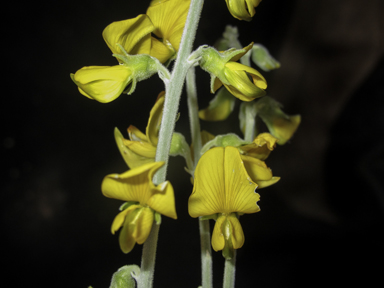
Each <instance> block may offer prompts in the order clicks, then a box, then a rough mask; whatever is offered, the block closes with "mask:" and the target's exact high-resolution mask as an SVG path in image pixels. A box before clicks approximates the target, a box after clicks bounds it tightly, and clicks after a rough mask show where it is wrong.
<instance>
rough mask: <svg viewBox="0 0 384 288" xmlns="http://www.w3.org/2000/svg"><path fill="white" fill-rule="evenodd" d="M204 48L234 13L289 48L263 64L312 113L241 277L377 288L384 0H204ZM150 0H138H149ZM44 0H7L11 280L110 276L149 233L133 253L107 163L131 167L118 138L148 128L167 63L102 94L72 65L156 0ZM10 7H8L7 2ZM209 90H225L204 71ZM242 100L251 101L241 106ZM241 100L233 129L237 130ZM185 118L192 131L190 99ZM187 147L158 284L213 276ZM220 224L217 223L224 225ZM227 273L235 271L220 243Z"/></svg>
mask: <svg viewBox="0 0 384 288" xmlns="http://www.w3.org/2000/svg"><path fill="white" fill-rule="evenodd" d="M206 2H207V3H206V4H205V7H204V10H203V14H202V19H201V22H200V29H199V31H198V35H197V38H196V42H195V46H196V47H198V45H202V44H210V45H212V44H213V43H214V42H215V41H216V40H217V38H218V37H220V35H221V33H222V32H223V31H224V28H225V26H226V25H227V24H231V25H236V26H238V28H239V32H240V41H241V43H242V44H243V45H246V44H248V43H250V42H251V41H254V42H258V43H262V44H264V45H265V46H267V47H268V48H269V49H270V51H271V53H272V54H273V55H275V56H276V58H277V59H278V60H279V61H280V62H281V64H282V67H281V68H280V69H279V70H277V71H274V72H269V73H263V74H264V75H265V76H266V78H267V80H268V84H269V87H268V93H269V94H270V95H271V96H272V97H274V98H275V99H277V100H278V101H280V102H281V103H283V104H284V107H285V108H284V110H285V112H287V113H288V114H292V115H293V114H301V115H302V125H301V126H300V128H299V130H298V131H297V133H296V134H295V137H294V138H293V139H292V140H291V141H290V143H288V144H286V145H284V146H279V147H277V148H276V150H275V151H274V152H273V153H272V154H271V156H270V158H269V159H268V160H267V164H268V165H269V166H270V167H271V168H272V169H273V171H274V174H275V175H278V176H281V177H282V179H281V181H280V182H279V183H277V184H276V185H274V186H272V187H270V188H266V189H264V190H260V194H261V199H262V200H261V201H260V202H259V205H260V207H261V209H262V211H261V212H260V213H257V214H253V215H245V216H244V217H242V219H241V221H242V226H243V229H244V232H245V237H246V240H245V245H244V246H243V248H241V249H240V250H239V253H238V259H237V260H238V261H237V269H238V270H237V287H260V288H262V287H286V288H287V287H320V286H324V285H330V284H333V285H335V286H336V285H338V286H339V285H341V286H342V287H346V286H350V285H351V284H355V285H357V284H359V285H364V286H365V287H367V286H369V285H371V284H373V283H375V284H376V285H377V283H380V282H377V281H380V280H381V272H382V269H381V268H380V266H379V265H380V264H378V263H380V262H381V260H382V257H383V256H384V253H383V243H384V242H383V240H384V239H383V238H384V237H383V236H382V234H383V233H382V232H383V224H384V221H383V220H384V218H383V217H384V215H383V214H384V189H383V188H384V187H383V180H382V177H383V176H382V175H383V172H384V151H383V149H384V145H383V144H384V142H383V141H384V120H383V115H384V113H383V112H384V105H383V104H384V102H383V96H384V88H383V87H384V84H383V79H384V61H383V55H384V53H383V52H384V43H383V42H384V24H383V23H384V5H383V3H384V2H383V1H381V0H367V1H357V0H333V1H331V0H323V1H314V0H296V1H283V0H280V1H273V0H264V1H263V2H262V3H261V4H260V6H259V7H258V8H257V12H256V16H255V17H254V19H253V20H252V22H250V23H248V22H244V21H238V20H236V19H234V18H232V16H231V15H230V14H229V12H228V11H227V8H226V5H225V1H224V0H221V1H219V0H210V1H206ZM136 3H138V4H136ZM136 3H135V4H133V1H105V0H94V1H88V0H81V1H72V0H70V1H66V2H63V1H56V2H53V1H43V2H41V1H40V2H33V1H29V2H25V3H23V2H21V3H20V2H19V3H17V4H12V5H11V4H7V6H6V9H5V10H6V11H8V12H9V15H10V16H12V17H9V18H6V17H5V18H3V19H7V20H6V21H3V22H4V24H3V30H2V32H3V45H4V46H5V45H6V46H7V47H6V49H5V50H6V51H7V52H3V59H4V61H5V67H6V71H5V73H4V74H5V77H4V75H3V80H4V81H3V84H5V87H6V89H5V90H3V93H2V98H3V102H2V105H1V119H2V158H1V163H2V173H1V177H2V179H1V196H2V198H1V199H2V201H1V202H0V203H1V231H2V232H1V236H2V237H1V238H2V242H3V244H2V247H3V250H4V252H3V253H2V254H3V255H2V257H1V259H2V262H3V267H5V268H2V271H3V273H4V275H3V281H6V282H8V284H7V287H26V286H28V287H33V286H38V287H55V288H61V287H87V286H88V285H92V286H93V287H94V288H98V287H108V286H109V282H110V278H111V275H112V273H113V272H115V271H116V270H117V269H118V268H119V267H121V266H123V265H126V264H140V257H141V246H139V245H138V246H136V247H135V248H134V250H133V251H132V252H131V253H129V254H128V255H124V254H123V253H122V252H121V251H120V249H119V246H118V236H117V235H115V236H113V235H111V234H110V225H111V223H112V220H113V218H114V217H115V215H116V213H117V212H118V207H119V206H120V204H121V202H120V201H117V200H112V199H107V198H105V197H103V196H102V194H101V192H100V184H101V181H102V179H103V177H104V176H105V175H107V174H110V173H121V172H123V171H125V170H126V166H125V164H124V162H123V160H122V159H121V156H120V155H119V152H118V150H117V148H116V144H115V142H114V138H113V129H114V127H116V126H117V127H118V128H119V129H120V130H121V131H125V129H126V128H127V127H128V126H129V125H130V124H134V125H135V126H137V127H138V128H140V129H141V130H144V129H145V126H146V122H147V117H148V114H149V110H150V107H152V105H153V103H154V101H155V99H156V97H157V94H158V93H159V92H160V91H161V90H162V89H163V86H162V83H161V81H160V80H159V79H158V77H152V78H151V79H149V80H146V81H145V82H142V83H139V84H138V86H137V90H136V91H135V93H134V94H133V95H131V96H127V95H123V96H121V97H119V98H118V99H117V100H115V101H114V102H112V103H109V104H101V103H98V102H96V101H91V100H89V99H87V98H86V97H83V96H82V95H80V94H79V93H78V91H77V88H76V86H75V85H74V84H73V83H72V81H71V80H70V77H69V73H74V72H76V70H78V69H80V68H81V67H83V66H90V65H115V64H116V61H115V59H113V58H112V57H111V52H110V51H109V49H108V48H107V46H106V45H105V43H104V42H103V39H102V37H101V32H102V30H103V29H104V28H105V27H106V26H107V25H108V24H110V23H111V22H113V21H118V20H124V19H128V18H133V17H136V16H137V15H138V14H140V13H145V11H146V7H147V6H148V3H149V1H140V2H136ZM8 12H6V14H8ZM197 79H198V85H199V86H198V93H199V104H200V106H201V107H205V105H207V103H208V102H209V100H211V99H212V95H211V94H210V93H209V77H208V75H207V74H205V73H200V72H199V74H198V75H197ZM238 104H239V103H237V108H238ZM237 108H236V110H235V112H234V113H233V115H231V116H230V118H229V119H228V120H226V121H225V122H223V123H202V126H203V128H204V129H207V130H208V131H210V132H212V133H214V134H219V133H227V132H230V131H235V132H237V133H239V128H238V120H237V111H238V110H237ZM180 112H181V117H180V120H179V121H178V123H177V127H176V130H177V131H179V132H183V133H184V134H185V135H186V137H187V139H190V137H189V132H188V116H187V110H186V101H185V97H183V99H182V102H181V106H180ZM183 166H184V163H183V161H182V159H179V158H172V159H171V166H170V170H169V174H168V175H169V176H168V178H169V179H170V180H171V181H172V183H173V185H174V188H175V191H176V197H177V212H178V217H179V219H178V220H177V221H175V220H172V219H167V218H166V217H163V218H162V219H163V225H162V226H161V229H160V235H159V243H158V248H159V249H158V257H157V262H156V272H155V284H154V287H169V288H172V287H197V286H198V285H200V259H199V236H198V224H197V220H196V219H192V218H190V217H189V215H188V213H187V201H188V197H189V195H190V193H191V189H192V187H191V185H190V184H189V177H188V175H187V174H186V173H184V172H181V171H183ZM211 225H212V226H213V222H212V223H211ZM214 260H215V261H214V280H215V287H220V285H221V281H222V276H221V275H222V267H223V260H222V257H221V253H214Z"/></svg>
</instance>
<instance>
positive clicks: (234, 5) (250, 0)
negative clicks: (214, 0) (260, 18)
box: [225, 0, 261, 21]
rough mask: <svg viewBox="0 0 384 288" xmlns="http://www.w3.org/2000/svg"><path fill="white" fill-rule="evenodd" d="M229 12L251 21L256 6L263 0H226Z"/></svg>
mask: <svg viewBox="0 0 384 288" xmlns="http://www.w3.org/2000/svg"><path fill="white" fill-rule="evenodd" d="M225 2H226V3H227V6H228V10H229V12H230V13H231V14H232V16H233V17H235V18H237V19H239V20H245V21H251V20H252V17H253V16H254V15H255V13H256V11H255V7H257V6H258V5H259V4H260V2H261V0H225Z"/></svg>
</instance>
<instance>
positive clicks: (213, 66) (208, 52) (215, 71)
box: [196, 46, 245, 93]
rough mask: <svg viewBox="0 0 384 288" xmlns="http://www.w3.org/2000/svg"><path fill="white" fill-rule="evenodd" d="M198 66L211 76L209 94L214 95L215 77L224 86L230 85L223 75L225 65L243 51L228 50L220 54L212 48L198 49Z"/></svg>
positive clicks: (243, 51)
mask: <svg viewBox="0 0 384 288" xmlns="http://www.w3.org/2000/svg"><path fill="white" fill-rule="evenodd" d="M197 51H199V56H200V57H199V59H200V60H199V65H200V67H201V69H203V70H205V71H207V72H208V73H209V74H210V75H211V92H212V93H214V92H215V91H214V82H215V79H216V77H217V78H219V79H220V81H221V82H222V83H224V84H226V85H230V83H229V81H228V79H227V77H226V76H225V73H224V67H225V64H227V63H228V62H229V61H231V60H232V58H234V57H235V56H236V55H239V54H242V53H245V50H244V49H235V48H230V49H228V50H226V51H223V52H220V51H217V50H216V49H215V48H213V47H209V46H208V47H204V48H199V49H197V50H196V52H197Z"/></svg>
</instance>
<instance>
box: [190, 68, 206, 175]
mask: <svg viewBox="0 0 384 288" xmlns="http://www.w3.org/2000/svg"><path fill="white" fill-rule="evenodd" d="M187 97H188V114H189V125H190V129H191V139H192V144H193V162H194V169H195V168H196V165H197V162H198V161H199V159H200V151H201V146H202V143H201V133H200V132H201V131H200V120H199V105H198V103H197V90H196V76H195V67H191V68H190V69H189V71H188V74H187ZM194 169H193V170H194Z"/></svg>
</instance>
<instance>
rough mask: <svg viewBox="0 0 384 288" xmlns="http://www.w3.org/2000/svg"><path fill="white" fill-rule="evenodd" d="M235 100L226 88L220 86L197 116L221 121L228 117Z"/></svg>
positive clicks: (206, 119)
mask: <svg viewBox="0 0 384 288" xmlns="http://www.w3.org/2000/svg"><path fill="white" fill-rule="evenodd" d="M235 100H236V98H233V97H232V95H231V94H230V93H229V91H228V90H227V89H224V87H223V88H221V89H219V91H218V92H217V94H216V95H215V97H214V98H213V99H212V100H211V101H210V102H209V105H208V107H207V108H205V109H202V110H200V111H199V118H200V119H202V120H205V121H222V120H225V119H227V118H228V116H229V114H231V112H232V111H233V108H234V107H235Z"/></svg>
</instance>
